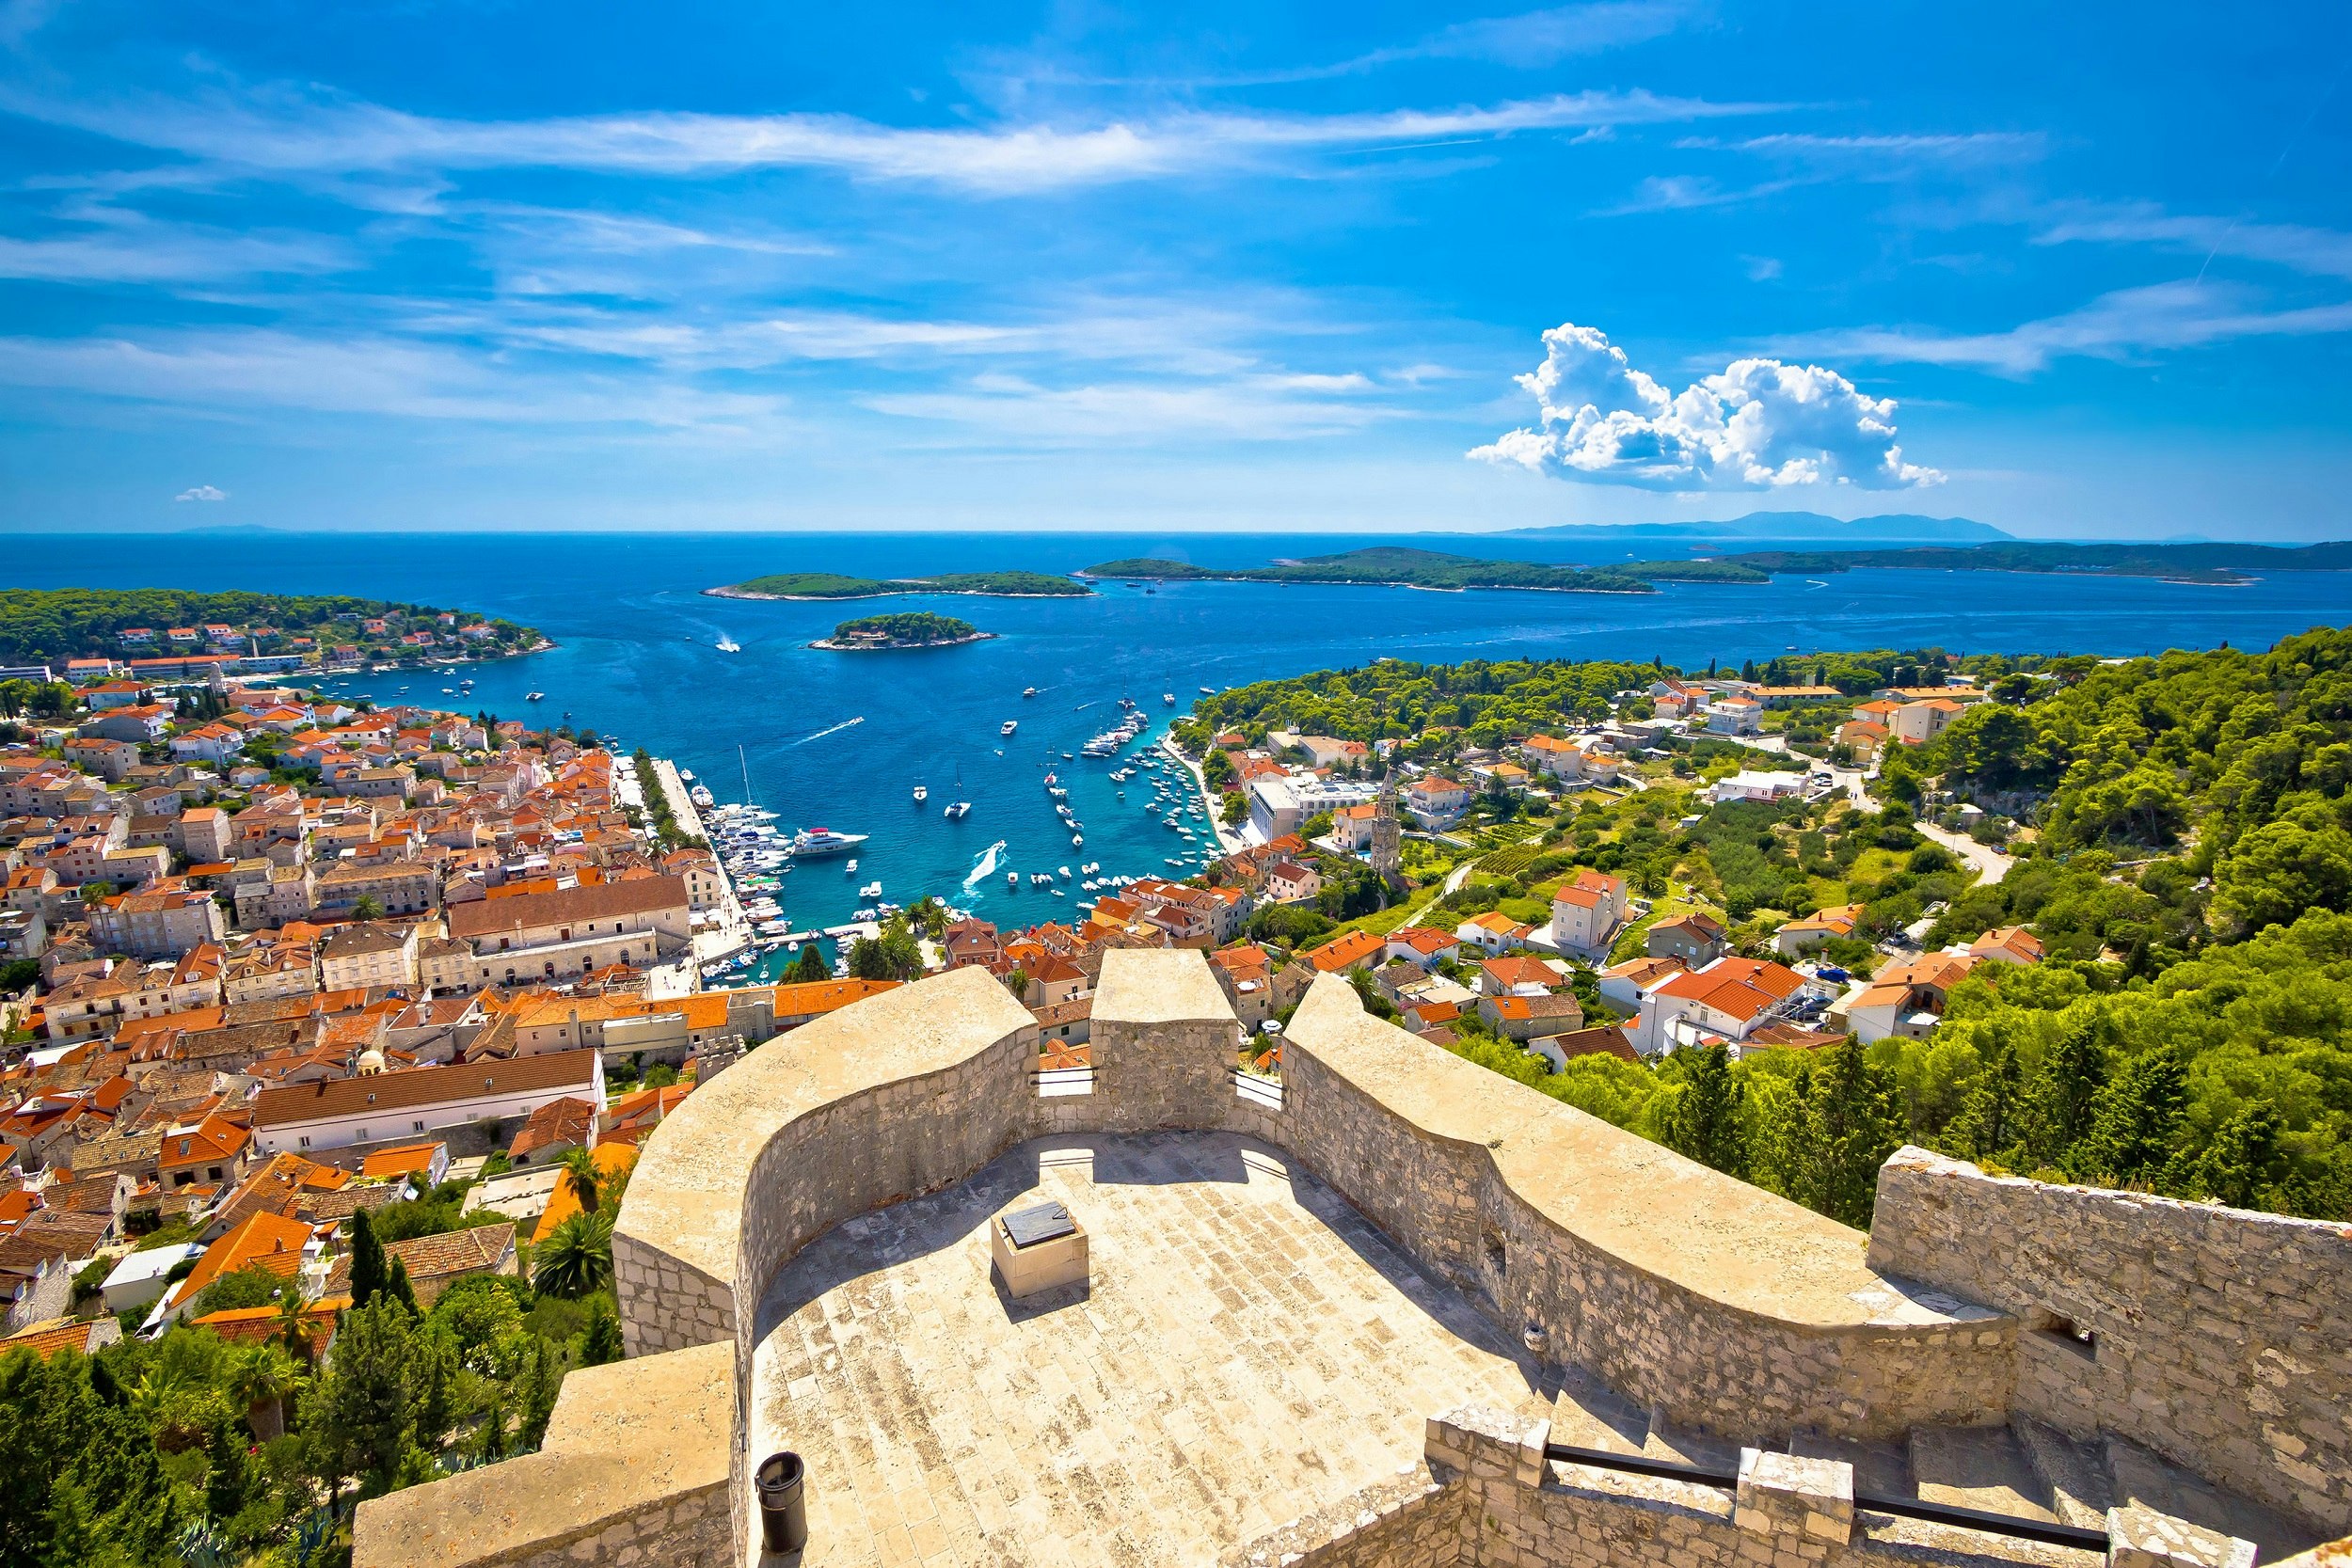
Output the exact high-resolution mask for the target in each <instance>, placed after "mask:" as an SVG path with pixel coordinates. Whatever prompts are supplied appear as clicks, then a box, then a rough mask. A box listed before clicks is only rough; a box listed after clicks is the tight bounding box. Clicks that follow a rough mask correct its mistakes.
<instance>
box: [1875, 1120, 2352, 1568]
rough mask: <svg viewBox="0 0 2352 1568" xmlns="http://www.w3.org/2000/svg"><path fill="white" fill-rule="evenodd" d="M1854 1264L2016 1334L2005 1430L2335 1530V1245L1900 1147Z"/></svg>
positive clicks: (2345, 1369)
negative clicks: (2096, 1449) (2192, 1476)
mask: <svg viewBox="0 0 2352 1568" xmlns="http://www.w3.org/2000/svg"><path fill="white" fill-rule="evenodd" d="M1870 1261H1871V1263H1872V1264H1873V1265H1874V1266H1876V1267H1878V1268H1882V1269H1885V1270H1887V1271H1889V1272H1891V1273H1899V1274H1905V1275H1912V1276H1914V1277H1915V1278H1919V1279H1925V1280H1930V1281H1932V1282H1934V1283H1935V1284H1938V1285H1940V1286H1943V1287H1944V1288H1946V1289H1947V1290H1950V1291H1957V1292H1959V1293H1961V1294H1963V1295H1966V1296H1969V1297H1971V1298H1973V1299H1975V1300H1977V1301H1981V1302H1986V1303H1990V1304H1992V1305H1994V1306H1996V1307H2001V1308H2002V1309H2003V1310H2005V1311H2008V1312H2010V1313H2011V1314H2013V1315H2014V1316H2015V1317H2016V1318H2017V1319H2018V1320H2019V1321H2020V1322H2021V1323H2023V1324H2024V1325H2025V1328H2024V1331H2023V1332H2022V1333H2021V1334H2020V1335H2019V1337H2018V1346H2017V1377H2016V1387H2017V1391H2016V1395H2015V1408H2016V1409H2017V1410H2018V1411H2019V1412H2020V1413H2022V1414H2025V1415H2028V1416H2031V1417H2033V1418H2036V1419H2039V1420H2042V1421H2046V1422H2048V1423H2049V1424H2050V1425H2052V1426H2055V1427H2057V1428H2058V1429H2059V1430H2060V1431H2063V1432H2067V1433H2074V1434H2075V1435H2077V1436H2089V1435H2091V1434H2092V1433H2097V1432H2100V1431H2103V1430H2104V1431H2108V1432H2115V1433H2122V1435H2124V1436H2126V1437H2130V1438H2132V1439H2133V1440H2135V1441H2137V1442H2139V1443H2142V1444H2145V1445H2146V1446H2147V1447H2149V1448H2151V1449H2154V1450H2156V1451H2157V1452H2158V1453H2160V1454H2163V1455H2165V1456H2166V1457H2167V1458H2169V1459H2170V1460H2172V1461H2173V1462H2174V1463H2176V1464H2179V1465H2185V1466H2187V1467H2188V1468H2189V1469H2192V1470H2195V1471H2197V1472H2199V1473H2200V1474H2201V1475H2204V1476H2207V1477H2209V1478H2211V1479H2212V1480H2215V1481H2219V1482H2221V1483H2222V1484H2224V1485H2226V1486H2229V1487H2231V1488H2232V1489H2233V1490H2235V1491H2239V1492H2243V1493H2245V1494H2246V1495H2247V1496H2249V1497H2254V1498H2257V1499H2259V1500H2261V1501H2263V1502H2265V1503H2268V1504H2270V1505H2271V1506H2273V1507H2276V1508H2279V1509H2282V1510H2284V1511H2286V1512H2287V1513H2292V1514H2296V1515H2299V1516H2300V1517H2303V1518H2306V1519H2310V1520H2312V1521H2313V1522H2315V1523H2319V1524H2325V1525H2330V1526H2334V1527H2337V1528H2347V1529H2352V1226H2347V1225H2343V1224H2336V1223H2329V1222H2324V1221H2319V1220H2297V1219H2287V1218H2283V1217H2281V1216H2279V1215H2273V1214H2249V1213H2246V1212H2242V1211H2238V1210H2232V1209H2221V1208H2217V1207H2213V1206H2210V1205H2206V1204H2197V1203H2181V1202H2176V1201H2174V1200H2172V1199H2170V1198H2161V1197H2149V1196H2142V1195H2138V1194H2133V1193H2115V1192H2104V1191H2097V1190H2092V1189H2088V1188H2081V1187H2059V1186H2052V1185H2049V1184H2047V1183H2044V1182H2040V1181H2027V1180H2022V1179H2019V1178H2014V1177H1989V1176H1986V1175H1985V1174H1984V1173H1983V1172H1981V1171H1979V1170H1978V1169H1977V1168H1976V1167H1975V1166H1974V1165H1970V1164H1963V1163H1962V1162H1960V1161H1957V1160H1948V1159H1946V1158H1944V1157H1942V1156H1940V1155H1936V1154H1931V1153H1929V1152H1927V1151H1926V1150H1924V1149H1917V1148H1906V1149H1904V1150H1902V1151H1901V1152H1900V1153H1899V1154H1897V1155H1896V1156H1895V1157H1894V1158H1893V1159H1891V1160H1889V1161H1888V1162H1887V1163H1886V1164H1885V1166H1884V1168H1883V1169H1882V1170H1881V1171H1880V1172H1879V1193H1878V1219H1877V1223H1876V1224H1875V1225H1874V1226H1873V1227H1871V1232H1870ZM2086 1334H2087V1335H2088V1336H2089V1338H2088V1339H2085V1338H2083V1337H2082V1336H2083V1335H2086Z"/></svg>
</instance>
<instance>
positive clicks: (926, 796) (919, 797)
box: [914, 784, 931, 806]
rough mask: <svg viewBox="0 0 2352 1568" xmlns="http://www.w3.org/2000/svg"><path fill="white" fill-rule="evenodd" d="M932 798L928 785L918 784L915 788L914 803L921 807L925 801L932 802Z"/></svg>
mask: <svg viewBox="0 0 2352 1568" xmlns="http://www.w3.org/2000/svg"><path fill="white" fill-rule="evenodd" d="M930 798H931V792H930V787H929V786H928V785H924V784H916V785H915V786H914V803H915V804H916V805H918V806H919V805H921V804H922V803H923V802H924V801H926V800H930Z"/></svg>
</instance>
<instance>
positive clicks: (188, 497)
mask: <svg viewBox="0 0 2352 1568" xmlns="http://www.w3.org/2000/svg"><path fill="white" fill-rule="evenodd" d="M171 499H173V500H176V501H225V500H227V499H229V492H228V491H226V490H221V489H215V487H214V486H212V485H210V484H199V485H196V486H194V487H192V488H190V489H186V490H183V491H181V492H180V493H179V494H178V495H176V496H174V497H172V498H171Z"/></svg>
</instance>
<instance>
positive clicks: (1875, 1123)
mask: <svg viewBox="0 0 2352 1568" xmlns="http://www.w3.org/2000/svg"><path fill="white" fill-rule="evenodd" d="M1824 1056H1825V1057H1826V1060H1825V1061H1824V1062H1823V1063H1822V1069H1821V1071H1820V1073H1818V1074H1816V1075H1815V1077H1814V1080H1813V1094H1812V1105H1811V1111H1812V1114H1811V1116H1810V1117H1808V1118H1807V1121H1808V1131H1809V1132H1811V1134H1812V1143H1813V1150H1812V1153H1813V1160H1814V1162H1815V1164H1814V1171H1813V1180H1812V1181H1811V1182H1810V1183H1809V1184H1808V1185H1809V1186H1810V1188H1811V1191H1810V1192H1809V1193H1808V1194H1807V1195H1806V1196H1805V1198H1804V1201H1805V1203H1806V1204H1807V1206H1808V1207H1810V1208H1813V1209H1817V1210H1819V1211H1820V1212H1822V1213H1824V1214H1827V1215H1828V1216H1829V1217H1830V1218H1832V1219H1834V1220H1837V1221H1839V1222H1841V1223H1842V1224H1846V1225H1851V1226H1852V1227H1854V1228H1855V1229H1857V1230H1867V1229H1868V1228H1869V1226H1870V1212H1871V1210H1872V1209H1873V1208H1874V1207H1876V1205H1877V1203H1878V1180H1879V1166H1881V1165H1883V1164H1885V1163H1886V1157H1887V1156H1888V1155H1890V1154H1892V1153H1894V1152H1895V1150H1896V1149H1898V1148H1901V1147H1902V1142H1903V1120H1902V1114H1901V1111H1900V1110H1899V1107H1898V1104H1897V1100H1896V1092H1895V1075H1894V1073H1893V1072H1891V1071H1889V1070H1888V1069H1885V1068H1882V1067H1874V1066H1872V1065H1871V1063H1870V1060H1869V1058H1868V1057H1867V1056H1866V1055H1864V1054H1863V1050H1862V1046H1861V1044H1860V1043H1859V1042H1858V1041H1855V1040H1853V1039H1851V1038H1849V1039H1848V1040H1847V1041H1846V1042H1845V1043H1844V1044H1843V1045H1836V1046H1832V1047H1831V1048H1830V1049H1829V1050H1828V1051H1827V1052H1826V1053H1824Z"/></svg>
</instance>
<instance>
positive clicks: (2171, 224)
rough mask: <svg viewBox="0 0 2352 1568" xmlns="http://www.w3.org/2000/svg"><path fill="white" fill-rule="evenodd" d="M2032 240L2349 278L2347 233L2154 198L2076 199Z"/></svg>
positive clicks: (2351, 244)
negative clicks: (2147, 249)
mask: <svg viewBox="0 0 2352 1568" xmlns="http://www.w3.org/2000/svg"><path fill="white" fill-rule="evenodd" d="M2033 238H2034V243H2035V244H2037V245H2067V244H2071V243H2076V242H2083V241H2090V242H2096V243H2099V244H2103V245H2154V246H2157V247H2159V248H2161V249H2165V250H2169V251H2174V252H2177V253H2179V254H2182V255H2185V256H2204V257H2212V256H2228V257H2233V258H2234V259H2237V260H2240V261H2262V262H2265V263H2267V264H2269V265H2272V266H2280V267H2285V268H2288V269H2290V270H2292V271H2295V272H2299V273H2306V274H2309V275H2311V276H2312V277H2352V234H2346V233H2344V232H2343V231H2342V230H2334V229H2312V228H2307V227H2305V226H2303V225H2301V224H2292V223H2261V222H2257V221H2254V220H2251V219H2248V218H2232V217H2216V216H2211V215H2206V214H2186V213H2168V212H2166V211H2165V210H2164V209H2163V208H2162V207H2159V206H2157V205H2156V204H2155V203H2153V202H2127V203H2115V204H2087V203H2086V204H2077V205H2075V206H2074V207H2072V208H2070V209H2066V210H2064V211H2063V212H2062V213H2061V214H2060V215H2057V216H2055V217H2053V218H2051V219H2049V220H2048V221H2046V222H2045V223H2044V224H2043V226H2042V228H2041V229H2040V230H2039V232H2037V233H2036V234H2035V235H2034V237H2033Z"/></svg>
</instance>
